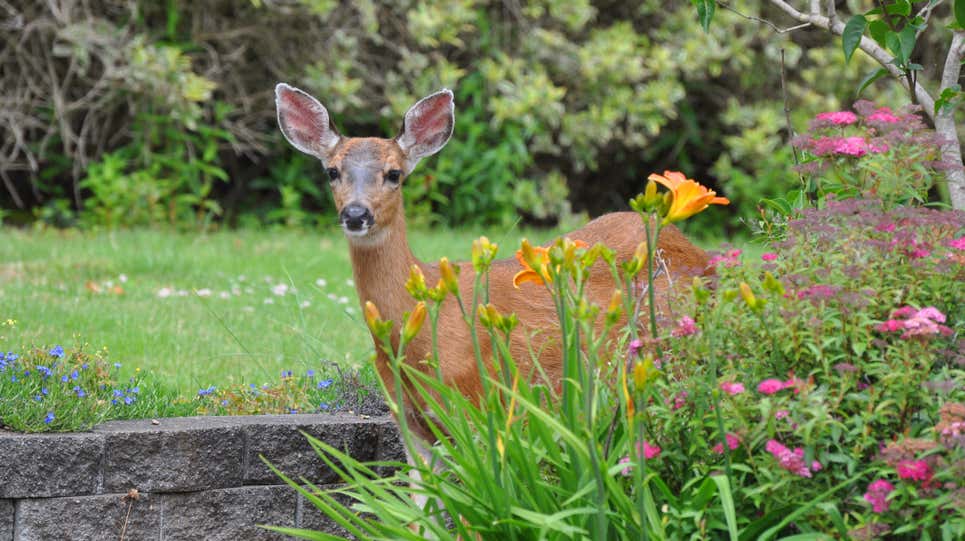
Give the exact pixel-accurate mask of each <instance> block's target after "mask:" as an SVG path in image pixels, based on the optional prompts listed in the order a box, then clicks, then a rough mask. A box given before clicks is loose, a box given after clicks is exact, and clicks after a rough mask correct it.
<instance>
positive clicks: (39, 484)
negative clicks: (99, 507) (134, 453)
mask: <svg viewBox="0 0 965 541" xmlns="http://www.w3.org/2000/svg"><path fill="white" fill-rule="evenodd" d="M103 451H104V438H103V437H101V436H99V435H96V434H6V433H5V434H3V435H2V436H0V457H3V464H4V466H3V467H2V468H0V498H47V497H54V496H71V495H80V494H95V493H97V490H98V486H99V483H100V480H101V463H102V454H103Z"/></svg>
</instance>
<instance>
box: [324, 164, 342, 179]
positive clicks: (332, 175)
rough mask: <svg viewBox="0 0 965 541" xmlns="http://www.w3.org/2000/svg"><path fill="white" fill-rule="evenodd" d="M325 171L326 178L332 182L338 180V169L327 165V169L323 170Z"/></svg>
mask: <svg viewBox="0 0 965 541" xmlns="http://www.w3.org/2000/svg"><path fill="white" fill-rule="evenodd" d="M325 173H326V174H328V178H329V180H331V181H332V182H334V181H336V180H338V177H339V174H338V169H335V168H334V167H329V168H328V169H326V170H325Z"/></svg>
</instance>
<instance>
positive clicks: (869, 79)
mask: <svg viewBox="0 0 965 541" xmlns="http://www.w3.org/2000/svg"><path fill="white" fill-rule="evenodd" d="M885 75H888V70H886V69H885V68H878V69H876V70H874V71H872V72H871V73H869V74H868V75H867V76H865V78H864V79H862V80H861V84H859V85H858V91H857V92H855V95H856V96H860V95H861V93H862V92H864V89H865V88H868V85H870V84H871V83H873V82H875V81H877V80H878V79H881V78H882V77H884V76H885Z"/></svg>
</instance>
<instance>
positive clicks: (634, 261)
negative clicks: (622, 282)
mask: <svg viewBox="0 0 965 541" xmlns="http://www.w3.org/2000/svg"><path fill="white" fill-rule="evenodd" d="M646 264H647V243H646V242H645V241H644V242H641V243H640V244H638V245H637V249H636V250H634V252H633V257H632V258H631V259H630V261H628V262H627V263H626V265H625V267H624V268H625V270H626V272H627V275H629V276H630V278H633V277H634V276H636V275H637V274H639V273H640V271H642V270H643V268H644V266H645V265H646Z"/></svg>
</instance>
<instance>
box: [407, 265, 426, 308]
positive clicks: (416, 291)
mask: <svg viewBox="0 0 965 541" xmlns="http://www.w3.org/2000/svg"><path fill="white" fill-rule="evenodd" d="M405 290H406V291H408V292H409V295H412V298H413V299H415V300H417V301H421V300H425V298H426V295H428V293H429V291H428V289H427V288H426V277H425V276H424V275H423V274H422V269H420V268H419V266H418V265H412V267H411V268H409V279H408V280H407V281H406V282H405Z"/></svg>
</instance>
